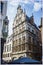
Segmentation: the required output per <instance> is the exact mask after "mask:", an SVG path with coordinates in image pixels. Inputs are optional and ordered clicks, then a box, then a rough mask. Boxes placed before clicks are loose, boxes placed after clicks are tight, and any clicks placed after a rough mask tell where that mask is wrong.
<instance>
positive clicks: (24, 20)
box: [3, 5, 41, 61]
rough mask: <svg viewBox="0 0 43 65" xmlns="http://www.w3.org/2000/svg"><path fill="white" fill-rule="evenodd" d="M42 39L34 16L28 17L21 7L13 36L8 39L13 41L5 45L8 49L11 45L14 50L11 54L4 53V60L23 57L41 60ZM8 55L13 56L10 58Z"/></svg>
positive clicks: (18, 9) (16, 18)
mask: <svg viewBox="0 0 43 65" xmlns="http://www.w3.org/2000/svg"><path fill="white" fill-rule="evenodd" d="M40 37H41V32H40V30H39V29H38V27H37V26H36V24H35V23H34V17H33V15H32V16H31V17H28V16H27V15H26V13H25V12H23V10H22V8H21V6H20V5H19V6H18V8H17V14H16V16H15V19H14V22H13V35H11V36H10V37H8V40H9V39H11V41H9V42H6V44H5V46H6V48H7V45H10V43H11V45H12V47H11V49H12V50H11V53H10V50H9V52H7V50H6V51H5V52H4V53H3V59H4V60H6V59H7V60H6V61H10V60H15V59H18V58H21V57H30V58H33V59H36V60H41V48H40V44H41V38H40ZM8 40H7V41H8ZM8 49H9V48H8ZM5 54H6V55H5ZM7 54H11V55H10V56H8V55H7ZM10 58H11V59H10Z"/></svg>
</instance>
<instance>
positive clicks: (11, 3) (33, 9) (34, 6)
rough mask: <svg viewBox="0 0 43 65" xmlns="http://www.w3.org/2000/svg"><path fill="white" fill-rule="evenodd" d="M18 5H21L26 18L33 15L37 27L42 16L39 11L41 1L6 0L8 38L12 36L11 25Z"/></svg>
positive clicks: (42, 5) (41, 5)
mask: <svg viewBox="0 0 43 65" xmlns="http://www.w3.org/2000/svg"><path fill="white" fill-rule="evenodd" d="M42 3H43V2H42ZM18 5H21V7H22V9H23V11H24V10H25V12H26V15H28V17H31V16H32V14H33V16H34V22H35V24H36V25H37V26H39V25H40V20H41V17H42V16H43V14H42V11H41V8H42V7H43V4H41V0H8V4H7V16H8V19H9V36H10V35H11V34H12V28H13V25H12V24H13V22H14V18H15V15H16V13H17V7H18Z"/></svg>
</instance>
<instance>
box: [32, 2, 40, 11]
mask: <svg viewBox="0 0 43 65" xmlns="http://www.w3.org/2000/svg"><path fill="white" fill-rule="evenodd" d="M40 8H41V4H40V3H37V2H35V3H34V8H33V11H39V10H40Z"/></svg>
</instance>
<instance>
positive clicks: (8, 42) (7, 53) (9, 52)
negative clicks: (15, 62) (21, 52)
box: [3, 35, 13, 62]
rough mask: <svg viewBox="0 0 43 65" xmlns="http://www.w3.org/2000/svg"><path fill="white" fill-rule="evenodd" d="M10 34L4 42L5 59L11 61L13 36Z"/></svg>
mask: <svg viewBox="0 0 43 65" xmlns="http://www.w3.org/2000/svg"><path fill="white" fill-rule="evenodd" d="M12 36H13V35H11V36H8V37H7V39H6V43H4V49H3V60H4V61H7V62H9V61H11V60H12V39H13V37H12Z"/></svg>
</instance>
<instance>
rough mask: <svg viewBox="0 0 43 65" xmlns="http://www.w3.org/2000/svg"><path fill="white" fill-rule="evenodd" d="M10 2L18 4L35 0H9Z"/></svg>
mask: <svg viewBox="0 0 43 65" xmlns="http://www.w3.org/2000/svg"><path fill="white" fill-rule="evenodd" d="M9 2H10V4H11V5H13V6H15V5H18V4H19V3H24V4H28V3H34V0H9Z"/></svg>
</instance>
